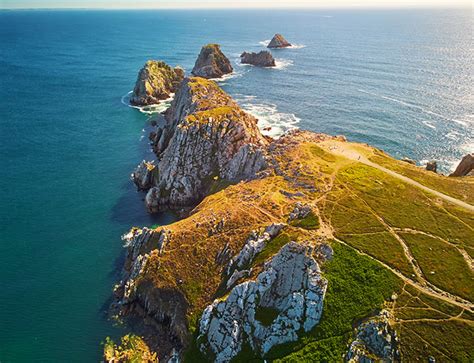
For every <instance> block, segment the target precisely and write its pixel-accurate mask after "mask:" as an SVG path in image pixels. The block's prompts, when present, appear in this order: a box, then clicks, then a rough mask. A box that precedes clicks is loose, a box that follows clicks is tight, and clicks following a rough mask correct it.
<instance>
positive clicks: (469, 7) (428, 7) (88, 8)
mask: <svg viewBox="0 0 474 363" xmlns="http://www.w3.org/2000/svg"><path fill="white" fill-rule="evenodd" d="M391 9H392V10H395V9H399V10H402V9H406V10H410V9H419V10H422V9H426V10H430V9H440V10H442V9H446V10H448V9H471V10H472V6H469V5H463V4H455V5H447V4H439V5H432V6H426V5H421V4H420V5H399V6H397V5H393V6H392V5H389V6H363V5H361V6H336V7H334V6H332V7H331V6H293V7H288V6H281V7H280V6H276V7H264V6H245V7H226V6H222V7H215V6H213V7H206V6H202V7H190V6H186V7H184V6H183V7H174V6H169V7H168V6H161V7H160V6H156V7H77V6H71V7H13V8H2V7H0V11H4V10H270V11H271V10H289V11H291V10H391Z"/></svg>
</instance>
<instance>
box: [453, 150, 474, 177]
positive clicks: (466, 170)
mask: <svg viewBox="0 0 474 363" xmlns="http://www.w3.org/2000/svg"><path fill="white" fill-rule="evenodd" d="M473 170H474V154H467V155H465V156H464V157H463V158H462V160H461V161H460V163H459V164H458V166H457V167H456V170H455V171H454V172H453V173H452V174H451V175H450V176H466V175H470V174H472V171H473Z"/></svg>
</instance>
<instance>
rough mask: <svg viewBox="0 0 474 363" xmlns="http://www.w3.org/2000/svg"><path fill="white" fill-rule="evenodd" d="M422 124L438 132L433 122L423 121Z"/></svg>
mask: <svg viewBox="0 0 474 363" xmlns="http://www.w3.org/2000/svg"><path fill="white" fill-rule="evenodd" d="M421 123H422V124H423V125H425V126H427V127H429V128H430V129H433V130H436V126H435V125H433V124H432V123H431V122H429V121H421Z"/></svg>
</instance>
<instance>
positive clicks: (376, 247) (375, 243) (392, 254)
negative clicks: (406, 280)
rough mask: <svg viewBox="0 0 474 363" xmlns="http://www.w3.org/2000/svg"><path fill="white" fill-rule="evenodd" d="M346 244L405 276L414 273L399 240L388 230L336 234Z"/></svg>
mask: <svg viewBox="0 0 474 363" xmlns="http://www.w3.org/2000/svg"><path fill="white" fill-rule="evenodd" d="M338 237H339V238H340V239H342V240H343V241H344V242H346V243H347V244H349V245H351V246H353V247H354V248H356V249H358V250H360V251H364V252H366V253H367V254H369V255H371V256H373V257H374V258H376V259H377V260H379V261H382V262H385V263H386V264H387V265H389V266H391V267H393V268H395V269H397V270H399V271H400V272H401V273H403V274H404V275H405V276H408V277H411V275H412V274H414V271H413V268H412V267H411V265H410V263H409V262H408V260H407V258H406V256H405V254H404V252H403V248H402V246H401V244H400V242H399V241H397V239H396V238H395V237H393V236H392V235H391V234H390V233H388V232H378V233H371V234H352V235H340V236H339V235H338Z"/></svg>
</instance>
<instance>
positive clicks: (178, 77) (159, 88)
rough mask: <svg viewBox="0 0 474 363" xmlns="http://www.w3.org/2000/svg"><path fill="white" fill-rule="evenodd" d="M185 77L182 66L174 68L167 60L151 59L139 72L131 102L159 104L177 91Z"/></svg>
mask: <svg viewBox="0 0 474 363" xmlns="http://www.w3.org/2000/svg"><path fill="white" fill-rule="evenodd" d="M183 78H184V70H183V69H182V68H180V67H176V68H172V67H170V66H169V65H167V64H166V63H165V62H162V61H155V60H149V61H148V62H146V63H145V65H144V66H143V68H142V69H140V72H139V73H138V78H137V82H136V83H135V87H134V89H133V94H132V97H131V98H130V103H131V104H132V105H135V106H146V105H152V104H157V103H159V102H160V101H162V100H165V99H167V98H169V97H170V94H171V93H174V92H176V90H177V88H178V86H179V84H180V83H181V81H182V80H183Z"/></svg>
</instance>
